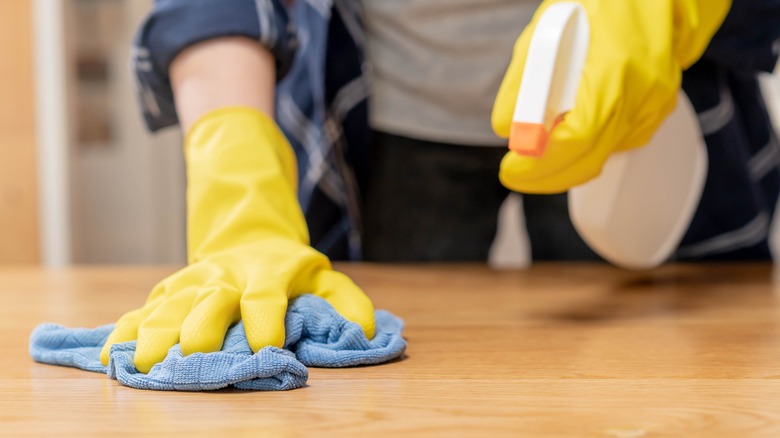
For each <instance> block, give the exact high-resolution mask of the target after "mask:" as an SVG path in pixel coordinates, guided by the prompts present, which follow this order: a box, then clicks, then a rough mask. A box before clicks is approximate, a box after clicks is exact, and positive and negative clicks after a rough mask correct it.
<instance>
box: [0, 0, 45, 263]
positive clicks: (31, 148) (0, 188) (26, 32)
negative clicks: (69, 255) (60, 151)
mask: <svg viewBox="0 0 780 438" xmlns="http://www.w3.org/2000/svg"><path fill="white" fill-rule="evenodd" d="M31 3H32V2H31V1H30V0H0V56H1V57H2V61H0V133H1V134H2V137H0V264H3V263H37V262H38V261H39V258H40V254H39V248H38V245H39V235H38V192H37V191H38V182H37V175H38V172H37V168H36V166H37V162H36V145H35V105H34V101H35V78H34V76H35V75H34V68H33V29H32V23H33V20H32V5H31Z"/></svg>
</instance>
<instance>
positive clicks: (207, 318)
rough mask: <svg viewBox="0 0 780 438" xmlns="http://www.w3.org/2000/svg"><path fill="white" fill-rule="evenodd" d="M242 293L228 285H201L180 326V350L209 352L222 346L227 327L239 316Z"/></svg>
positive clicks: (187, 352) (186, 352)
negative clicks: (206, 286) (209, 286)
mask: <svg viewBox="0 0 780 438" xmlns="http://www.w3.org/2000/svg"><path fill="white" fill-rule="evenodd" d="M240 303H241V293H240V292H239V291H238V290H236V288H235V287H231V286H230V285H227V284H222V285H216V286H214V287H211V288H204V289H202V290H201V291H200V292H199V293H198V297H197V299H196V302H195V304H194V306H193V308H192V311H191V312H190V313H189V315H187V317H186V318H185V319H184V322H183V323H182V326H181V335H180V341H179V343H180V344H181V352H182V354H184V355H185V356H187V355H190V354H192V353H211V352H214V351H219V350H220V349H222V342H223V341H224V340H225V333H226V332H227V330H228V328H229V327H230V326H231V325H232V324H235V323H236V322H238V320H239V319H240V318H241V312H240Z"/></svg>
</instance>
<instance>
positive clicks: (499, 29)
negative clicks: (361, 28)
mask: <svg viewBox="0 0 780 438" xmlns="http://www.w3.org/2000/svg"><path fill="white" fill-rule="evenodd" d="M540 2H541V0H364V5H365V11H366V15H365V18H366V30H367V42H368V47H367V53H368V60H369V63H370V65H371V67H372V70H371V71H372V74H371V80H372V85H371V99H370V122H371V126H372V127H373V128H374V129H377V130H380V131H384V132H389V133H392V134H397V135H403V136H406V137H412V138H416V139H420V140H429V141H438V142H444V143H454V144H470V145H486V146H490V145H506V140H503V139H500V138H498V137H497V136H496V135H495V134H493V131H492V129H491V127H490V113H491V110H492V107H493V100H494V99H495V96H496V93H497V92H498V87H499V85H500V83H501V79H502V77H503V75H504V72H505V70H506V67H507V66H508V65H509V60H510V59H511V57H512V48H513V46H514V42H515V40H516V39H517V37H518V36H519V35H520V33H521V32H522V30H523V28H525V26H526V25H527V24H528V22H529V21H530V20H531V17H532V16H533V13H534V11H535V10H536V8H537V7H538V5H539V3H540Z"/></svg>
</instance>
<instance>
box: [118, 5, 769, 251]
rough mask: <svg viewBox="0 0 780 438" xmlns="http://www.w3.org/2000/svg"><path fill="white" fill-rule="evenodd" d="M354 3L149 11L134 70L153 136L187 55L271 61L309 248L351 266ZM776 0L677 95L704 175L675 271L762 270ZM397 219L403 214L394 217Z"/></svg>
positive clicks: (729, 23)
mask: <svg viewBox="0 0 780 438" xmlns="http://www.w3.org/2000/svg"><path fill="white" fill-rule="evenodd" d="M361 14H362V12H361V4H360V2H359V1H358V0H295V2H294V4H293V6H291V7H288V6H285V4H284V2H283V1H281V0H157V2H156V4H155V9H154V11H153V12H152V13H151V14H150V16H149V17H148V19H147V20H146V22H145V23H144V24H143V26H142V27H141V29H140V30H139V32H138V36H137V38H136V42H135V50H134V52H133V53H134V55H133V66H134V69H135V72H136V77H137V79H138V95H139V101H140V103H141V108H142V109H143V113H144V117H145V120H146V123H147V125H148V127H149V128H150V129H151V130H157V129H161V128H164V127H166V126H170V125H173V124H176V123H177V121H178V120H177V115H176V111H175V107H174V103H173V93H172V90H171V86H170V83H169V80H168V75H167V72H168V67H169V65H170V62H171V61H172V60H173V58H174V57H175V56H176V55H177V54H178V53H179V52H181V50H183V49H184V48H186V47H187V46H189V45H191V44H194V43H197V42H199V41H203V40H207V39H210V38H216V37H221V36H237V35H240V36H245V37H248V38H252V39H256V40H258V41H260V42H261V43H262V44H263V45H265V46H266V47H267V48H268V49H269V50H270V51H271V52H272V53H273V55H274V56H275V58H276V62H277V76H278V77H279V78H280V82H279V83H278V89H277V102H276V112H277V113H276V120H277V123H278V124H279V125H280V127H281V128H282V130H283V131H284V133H285V134H286V136H287V138H288V139H289V141H290V143H291V144H292V147H293V149H294V150H295V153H296V156H297V158H298V170H299V172H298V175H299V179H300V181H299V193H298V196H299V200H300V204H301V207H302V208H303V211H304V214H305V215H306V219H307V222H308V224H309V229H310V234H311V239H312V245H313V246H314V247H315V248H317V249H318V250H320V251H322V252H324V253H325V254H327V255H328V256H330V257H331V258H333V259H359V258H360V208H359V205H360V204H359V202H360V199H361V196H362V192H361V190H362V188H363V187H365V181H366V180H367V178H368V162H369V160H368V155H369V150H370V144H371V132H370V129H369V127H368V117H367V108H368V107H367V98H368V90H369V87H368V83H367V80H366V75H364V74H363V73H364V69H365V58H364V49H365V47H364V44H365V41H364V34H363V24H362V15H361ZM778 38H780V0H735V3H734V5H733V7H732V10H731V12H730V13H729V16H728V17H727V19H726V21H725V23H724V24H723V26H722V27H721V29H720V30H719V31H718V33H717V35H716V36H715V38H714V39H713V40H712V43H711V44H710V47H709V49H708V50H707V52H706V54H705V55H704V57H703V58H702V60H701V61H700V62H699V63H697V64H696V65H695V66H693V67H692V68H691V69H689V70H688V71H686V72H685V74H684V76H683V89H684V91H685V92H686V93H687V94H688V97H689V98H690V99H691V102H692V103H693V106H694V108H695V109H696V110H697V112H698V114H699V120H700V124H701V127H702V131H703V133H704V136H705V140H706V143H707V148H708V151H709V156H710V157H709V158H710V167H709V173H708V177H707V182H706V185H705V190H704V194H703V197H702V200H701V202H700V205H699V209H698V211H697V213H696V215H695V217H694V219H693V221H692V223H691V226H690V228H689V230H688V232H687V234H686V236H685V238H684V240H683V242H682V244H681V246H680V248H679V250H678V254H677V257H678V258H680V259H687V258H694V259H767V258H769V257H770V253H769V245H768V240H767V238H768V234H769V228H770V224H771V221H772V217H773V214H774V210H775V204H776V201H777V197H778V192H779V191H780V171H778V164H780V145H779V144H778V141H777V137H776V135H775V133H774V132H773V131H772V127H771V123H770V120H769V116H768V114H767V111H766V108H765V106H764V101H763V98H762V96H761V94H760V90H759V86H758V80H757V75H758V73H759V72H760V71H771V70H772V69H773V68H774V65H775V63H776V60H777V56H778V50H779V49H780V42H779V41H778ZM401 214H402V212H401Z"/></svg>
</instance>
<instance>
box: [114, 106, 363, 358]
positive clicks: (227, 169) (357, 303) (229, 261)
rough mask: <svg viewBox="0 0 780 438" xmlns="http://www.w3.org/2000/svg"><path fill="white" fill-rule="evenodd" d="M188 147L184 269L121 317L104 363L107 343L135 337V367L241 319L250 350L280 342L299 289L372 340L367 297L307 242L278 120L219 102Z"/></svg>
mask: <svg viewBox="0 0 780 438" xmlns="http://www.w3.org/2000/svg"><path fill="white" fill-rule="evenodd" d="M185 149H186V151H185V153H186V160H187V172H188V175H187V179H188V186H187V225H188V230H187V233H188V234H187V243H188V258H189V265H188V266H187V267H186V268H184V269H182V270H181V271H179V272H177V273H175V274H173V275H172V276H170V277H168V278H166V279H165V280H163V281H162V282H160V283H159V284H158V285H157V286H155V288H154V289H153V290H152V293H151V294H150V295H149V298H148V299H147V301H146V304H145V305H144V306H143V307H141V308H140V309H137V310H134V311H132V312H129V313H127V314H125V315H124V316H122V317H121V318H120V319H119V321H118V322H117V324H116V327H115V328H114V331H113V332H112V333H111V335H110V336H109V338H108V341H107V342H106V345H105V346H104V347H103V351H102V352H101V360H102V361H103V363H104V364H107V363H108V353H109V348H110V346H111V344H114V343H119V342H125V341H130V340H134V339H137V340H138V343H137V347H136V352H135V366H136V368H138V370H139V371H141V372H142V373H148V372H149V370H151V368H152V366H154V364H156V363H158V362H161V361H162V360H163V359H164V358H165V356H166V354H167V352H168V349H169V348H170V347H172V346H173V345H174V344H176V343H177V342H180V343H181V349H182V352H183V353H184V354H185V355H187V354H191V353H195V352H212V351H218V350H219V349H220V348H221V347H222V341H223V339H224V337H225V332H226V331H227V329H228V327H229V326H230V325H231V324H234V323H236V322H237V321H238V320H239V319H243V322H244V327H245V329H246V336H247V340H248V341H249V345H250V346H251V347H252V350H254V351H258V350H260V349H261V348H263V347H266V346H269V345H272V346H276V347H282V346H283V344H284V339H285V333H284V317H285V313H286V311H287V302H288V300H290V299H292V298H295V297H297V296H299V295H301V294H305V293H312V294H315V295H318V296H320V297H322V298H324V299H326V300H327V301H328V302H329V303H330V304H331V305H333V307H334V308H335V309H336V310H337V311H338V312H339V313H340V314H341V315H343V316H344V317H345V318H347V319H348V320H351V321H354V322H356V323H358V324H360V326H361V327H362V328H363V331H364V332H365V334H366V336H367V337H368V338H372V337H373V336H374V309H373V305H372V304H371V301H370V300H369V299H368V297H367V296H366V295H365V294H364V293H363V291H362V290H360V288H358V286H357V285H355V283H353V282H352V281H351V280H350V279H349V278H348V277H347V276H346V275H344V274H342V273H340V272H336V271H334V270H332V269H331V265H330V261H329V260H328V258H327V257H325V256H324V255H323V254H321V253H319V252H317V251H315V250H314V249H313V248H311V247H310V246H309V236H308V231H307V228H306V223H305V220H304V217H303V213H302V212H301V209H300V207H299V205H298V201H297V199H296V164H295V156H294V154H293V152H292V149H291V148H290V145H289V144H288V143H287V140H286V139H285V138H284V136H283V135H282V133H281V132H280V131H279V129H278V128H277V127H276V124H275V123H274V122H273V121H272V120H270V119H269V118H268V117H266V116H265V115H263V114H262V113H260V112H258V111H255V110H253V109H250V108H223V109H220V110H216V111H213V112H211V113H209V114H207V115H205V116H204V117H202V118H201V119H200V120H199V121H198V122H196V123H195V124H194V125H193V127H192V128H191V129H190V132H189V133H188V135H187V138H186V139H185Z"/></svg>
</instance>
